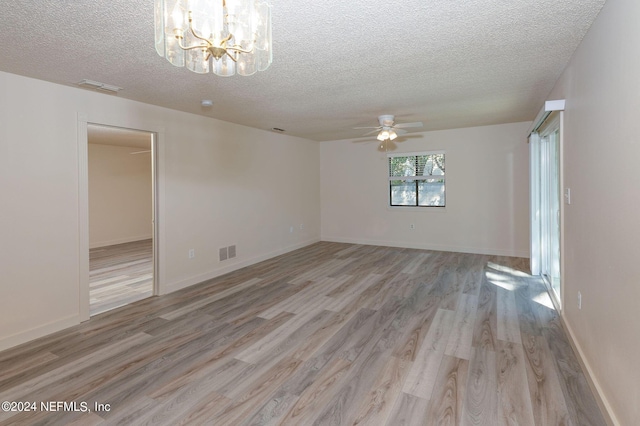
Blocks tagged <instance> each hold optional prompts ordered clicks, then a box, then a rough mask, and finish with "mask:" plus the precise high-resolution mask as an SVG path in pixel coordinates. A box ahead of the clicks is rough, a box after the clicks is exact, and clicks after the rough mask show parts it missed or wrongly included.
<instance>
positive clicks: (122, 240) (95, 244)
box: [89, 234, 153, 249]
mask: <svg viewBox="0 0 640 426" xmlns="http://www.w3.org/2000/svg"><path fill="white" fill-rule="evenodd" d="M151 238H153V235H151V234H149V235H140V236H137V237H127V238H116V239H115V240H108V241H97V242H92V243H89V248H90V249H93V248H98V247H107V246H115V245H116V244H124V243H132V242H134V241H143V240H150V239H151Z"/></svg>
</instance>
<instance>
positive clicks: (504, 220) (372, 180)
mask: <svg viewBox="0 0 640 426" xmlns="http://www.w3.org/2000/svg"><path fill="white" fill-rule="evenodd" d="M529 125H530V123H528V122H527V123H513V124H503V125H497V126H484V127H474V128H465V129H454V130H443V131H433V132H423V133H420V134H415V135H412V136H413V137H412V138H409V139H407V140H405V141H404V142H401V143H398V144H397V145H398V147H397V149H396V150H394V151H393V152H394V153H399V152H415V151H434V150H445V151H446V175H447V180H446V208H445V209H444V210H443V209H439V208H433V209H431V208H408V209H407V208H391V207H388V205H389V183H388V178H387V176H388V166H387V157H386V153H384V152H380V151H378V150H377V143H376V142H375V141H371V142H362V141H353V140H341V141H333V142H322V143H321V145H320V159H321V198H322V203H321V208H322V239H323V240H329V241H343V242H353V243H362V244H374V245H390V246H401V247H413V248H425V249H434V250H446V251H459V252H472V253H488V254H500V255H511V256H524V257H527V256H528V255H529V228H528V208H529V198H528V182H529V177H528V173H529V172H528V167H529V166H528V145H527V144H526V131H527V128H528V127H529ZM416 136H417V137H416ZM410 224H414V225H415V229H413V230H412V229H410V228H409V225H410Z"/></svg>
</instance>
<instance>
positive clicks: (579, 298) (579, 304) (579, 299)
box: [578, 292, 582, 309]
mask: <svg viewBox="0 0 640 426" xmlns="http://www.w3.org/2000/svg"><path fill="white" fill-rule="evenodd" d="M578 309H582V293H580V292H578Z"/></svg>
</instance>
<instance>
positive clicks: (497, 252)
mask: <svg viewBox="0 0 640 426" xmlns="http://www.w3.org/2000/svg"><path fill="white" fill-rule="evenodd" d="M320 239H321V240H322V241H331V242H334V243H349V244H365V245H371V246H385V247H402V248H412V249H420V250H436V251H451V252H456V253H473V254H487V255H493V256H509V257H526V258H528V257H529V252H528V251H526V250H522V251H521V250H502V249H492V248H485V247H464V246H452V245H442V244H430V243H411V242H406V241H386V240H367V239H361V238H342V237H332V236H324V235H323V236H322V237H321V238H320Z"/></svg>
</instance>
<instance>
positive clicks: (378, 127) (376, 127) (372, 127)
mask: <svg viewBox="0 0 640 426" xmlns="http://www.w3.org/2000/svg"><path fill="white" fill-rule="evenodd" d="M381 128H382V127H380V126H375V127H374V126H367V127H352V129H358V130H359V129H381Z"/></svg>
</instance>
